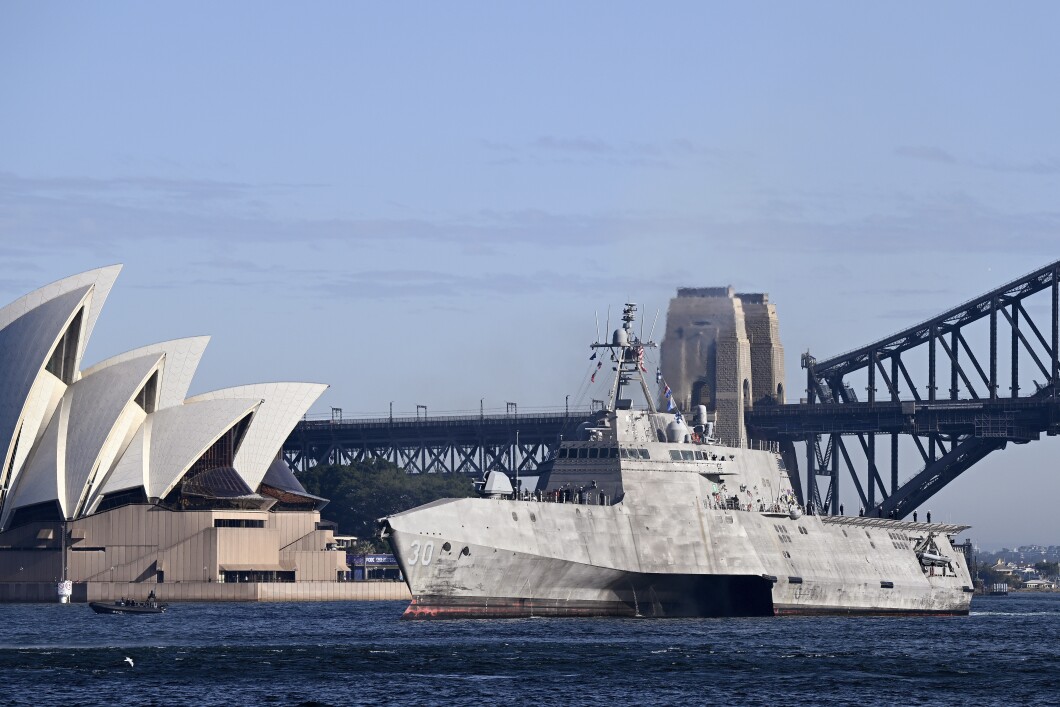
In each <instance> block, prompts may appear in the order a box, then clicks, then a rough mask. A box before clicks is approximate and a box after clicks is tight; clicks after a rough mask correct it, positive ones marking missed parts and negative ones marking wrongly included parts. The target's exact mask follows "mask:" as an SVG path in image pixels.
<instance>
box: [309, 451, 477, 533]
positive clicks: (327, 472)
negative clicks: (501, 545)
mask: <svg viewBox="0 0 1060 707" xmlns="http://www.w3.org/2000/svg"><path fill="white" fill-rule="evenodd" d="M298 480H299V481H300V482H301V483H302V485H303V486H304V487H305V489H306V491H308V492H309V493H311V494H313V495H315V496H321V497H323V498H326V499H328V500H329V501H330V503H328V505H327V506H325V507H324V510H322V511H321V512H320V517H321V518H323V519H324V520H330V521H333V522H335V523H337V524H338V526H339V530H340V532H342V533H343V534H349V535H356V536H357V537H358V538H360V539H362V540H365V541H372V542H373V545H374V546H375V548H376V549H383V544H382V543H379V542H378V541H376V520H377V519H379V518H382V517H383V516H387V515H390V514H392V513H398V512H399V511H405V510H408V509H410V508H415V507H416V506H421V505H423V504H424V503H430V502H431V501H436V500H438V499H440V498H463V497H467V496H471V495H473V494H474V487H473V486H472V484H471V478H470V477H468V476H465V475H463V474H409V473H407V472H406V471H405V470H404V469H402V468H400V467H398V466H395V465H394V464H391V463H390V462H388V461H385V460H382V459H373V460H372V461H370V462H355V463H354V464H348V465H347V464H343V465H328V466H316V467H313V468H312V469H309V470H307V471H303V472H301V473H299V474H298Z"/></svg>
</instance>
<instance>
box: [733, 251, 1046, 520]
mask: <svg viewBox="0 0 1060 707" xmlns="http://www.w3.org/2000/svg"><path fill="white" fill-rule="evenodd" d="M1058 288H1060V261H1058V262H1054V263H1052V264H1050V265H1048V266H1046V267H1043V268H1041V269H1040V270H1037V271H1035V272H1033V273H1030V274H1028V275H1026V276H1024V277H1022V278H1019V279H1017V280H1015V281H1013V282H1010V283H1009V284H1007V285H1005V286H1003V287H1000V288H998V289H996V290H994V291H992V292H988V293H987V294H985V295H982V296H981V297H978V298H976V299H974V300H972V301H970V302H966V303H964V304H962V305H960V306H958V307H955V308H953V309H951V310H949V311H947V312H945V313H943V314H941V315H939V316H937V317H934V318H933V319H930V320H928V321H925V322H923V323H921V324H919V325H917V326H915V327H911V328H909V329H906V330H905V331H901V332H899V333H897V334H894V335H893V336H891V337H888V338H886V339H883V340H880V341H877V342H875V343H873V344H870V345H868V346H865V347H862V348H860V349H857V350H855V351H851V352H849V353H846V354H843V355H841V356H837V357H835V358H831V359H828V360H826V361H817V360H815V359H814V358H813V357H812V356H810V355H809V353H807V354H805V355H804V356H803V360H802V365H803V368H805V369H806V381H807V383H806V387H807V400H806V403H805V404H800V405H782V406H775V407H759V408H756V409H755V410H753V411H752V412H751V413H749V415H748V424H749V426H750V428H751V430H752V434H754V435H756V436H758V437H764V438H771V439H778V440H780V441H781V442H782V447H783V448H786V449H787V450H789V454H790V452H793V451H794V445H793V442H795V441H803V442H805V443H806V470H805V471H806V477H805V484H806V486H805V489H800V488H798V487H799V486H800V485H799V484H796V490H797V491H801V492H802V495H803V496H804V499H803V500H804V503H805V504H806V506H807V507H808V508H810V509H813V510H814V511H816V512H824V513H831V514H833V515H834V514H837V513H839V505H840V500H839V488H840V478H841V476H843V474H841V470H843V469H845V470H846V472H848V473H849V476H850V479H851V481H852V483H853V486H854V489H855V490H856V492H857V496H858V499H859V500H860V503H861V506H862V508H863V509H865V510H866V514H867V515H878V516H884V517H894V518H904V517H905V516H907V515H909V514H910V513H912V511H913V510H914V509H916V508H917V507H918V506H920V505H921V504H923V503H924V502H925V501H927V500H928V499H929V498H931V497H932V496H933V495H934V494H935V493H937V492H938V491H939V490H940V489H941V488H942V487H944V486H945V485H946V484H947V483H949V482H950V481H952V480H953V479H955V478H956V477H957V476H959V475H960V474H961V473H962V472H964V471H965V470H967V469H968V468H970V467H971V466H972V465H973V464H975V463H976V462H978V461H980V460H981V459H983V458H984V457H986V456H987V455H988V454H990V453H991V452H993V451H995V450H998V449H1003V448H1004V447H1005V446H1006V445H1007V444H1008V443H1009V442H1013V443H1017V444H1022V443H1026V442H1030V441H1032V440H1036V439H1039V437H1040V435H1041V434H1042V433H1043V432H1044V433H1046V434H1048V435H1055V434H1057V433H1058V432H1060V396H1058V391H1060V385H1058V384H1060V376H1058V369H1060V357H1058V349H1060V347H1058V339H1060V321H1058V313H1060V312H1058V295H1060V289H1058ZM857 383H860V384H862V385H864V387H863V388H860V389H861V390H864V391H865V394H866V400H865V401H859V400H858V396H857V392H856V391H857V390H858V389H859V388H856V387H855V386H856V384H857ZM940 386H943V387H940ZM881 437H882V438H883V441H884V445H883V446H884V447H885V448H884V449H879V447H880V446H881V445H879V444H878V442H880V441H881V440H880V438H881ZM900 440H902V441H903V444H902V445H900ZM910 442H911V444H910ZM888 447H889V449H888ZM878 452H881V453H882V454H883V455H884V456H885V460H882V463H881V460H880V459H879V455H878ZM791 456H793V455H791ZM903 459H911V460H912V465H913V466H915V467H918V471H916V473H914V474H913V475H912V476H911V478H908V479H906V480H905V481H904V483H901V484H900V483H899V467H900V461H901V460H903ZM888 467H889V468H888ZM821 483H824V485H825V486H824V491H823V492H822V489H821V485H820V484H821Z"/></svg>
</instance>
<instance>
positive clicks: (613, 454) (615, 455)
mask: <svg viewBox="0 0 1060 707" xmlns="http://www.w3.org/2000/svg"><path fill="white" fill-rule="evenodd" d="M610 456H611V458H612V459H618V447H614V448H612V449H611V451H610Z"/></svg>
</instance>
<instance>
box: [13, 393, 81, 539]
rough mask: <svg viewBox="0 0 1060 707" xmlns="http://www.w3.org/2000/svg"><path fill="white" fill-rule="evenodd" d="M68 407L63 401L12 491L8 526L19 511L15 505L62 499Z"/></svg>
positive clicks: (28, 504)
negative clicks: (61, 436)
mask: <svg viewBox="0 0 1060 707" xmlns="http://www.w3.org/2000/svg"><path fill="white" fill-rule="evenodd" d="M64 408H65V406H64V405H63V404H62V403H60V404H59V407H58V409H56V411H55V414H54V415H53V416H52V419H51V422H50V423H48V427H47V428H46V429H45V430H44V435H43V436H42V437H41V440H40V445H39V446H38V447H37V450H36V452H35V453H34V454H33V456H31V457H30V458H29V461H28V462H27V463H26V468H25V469H23V470H22V473H21V474H19V475H18V479H17V481H16V483H15V485H14V487H13V489H12V491H11V495H10V497H9V499H8V502H7V503H5V504H4V511H3V516H2V517H0V523H2V524H3V525H4V526H6V525H7V520H8V518H9V517H10V516H11V513H12V512H13V511H14V510H15V504H16V503H17V504H18V505H20V506H30V505H33V504H34V503H42V502H44V501H50V500H54V499H57V498H59V485H60V483H61V482H62V479H60V477H59V474H60V473H61V469H62V465H61V464H60V463H59V458H58V453H59V446H60V445H59V434H60V431H61V430H62V428H63V427H64V426H65V423H64V422H63V418H64V417H65V416H66V411H65V409H64Z"/></svg>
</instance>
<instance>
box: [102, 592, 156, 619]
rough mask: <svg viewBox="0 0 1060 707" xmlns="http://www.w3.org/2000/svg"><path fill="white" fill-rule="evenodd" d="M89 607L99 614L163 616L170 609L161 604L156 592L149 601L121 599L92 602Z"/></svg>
mask: <svg viewBox="0 0 1060 707" xmlns="http://www.w3.org/2000/svg"><path fill="white" fill-rule="evenodd" d="M88 605H89V606H90V607H91V608H92V611H94V612H96V613H97V614H162V613H165V611H166V609H168V608H169V605H168V604H162V603H159V602H158V601H157V600H156V599H155V597H154V592H151V595H150V596H149V597H148V599H147V601H134V600H132V599H125V598H122V599H119V600H117V601H113V602H106V601H92V602H89V603H88Z"/></svg>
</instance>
